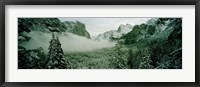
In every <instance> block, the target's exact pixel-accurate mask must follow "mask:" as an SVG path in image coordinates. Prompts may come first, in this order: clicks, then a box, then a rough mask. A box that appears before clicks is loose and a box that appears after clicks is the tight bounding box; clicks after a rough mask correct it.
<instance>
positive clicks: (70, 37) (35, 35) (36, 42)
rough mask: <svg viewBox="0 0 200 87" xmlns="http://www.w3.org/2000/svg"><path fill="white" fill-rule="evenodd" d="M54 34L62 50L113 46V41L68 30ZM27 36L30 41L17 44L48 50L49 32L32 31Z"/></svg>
mask: <svg viewBox="0 0 200 87" xmlns="http://www.w3.org/2000/svg"><path fill="white" fill-rule="evenodd" d="M56 35H58V36H59V40H60V42H61V47H62V49H63V51H64V52H80V51H92V50H95V49H101V48H107V47H113V46H115V43H114V42H108V41H94V40H91V39H88V38H86V37H81V36H78V35H75V34H72V33H69V32H65V33H63V34H56ZM29 36H30V37H31V39H30V41H28V42H23V43H19V45H21V46H23V47H25V48H26V49H36V48H38V47H42V48H43V49H44V51H45V52H46V53H47V52H48V47H49V45H50V44H49V41H50V39H51V38H52V34H51V33H43V32H38V31H32V32H30V33H29Z"/></svg>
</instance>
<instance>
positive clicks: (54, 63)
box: [47, 34, 67, 69]
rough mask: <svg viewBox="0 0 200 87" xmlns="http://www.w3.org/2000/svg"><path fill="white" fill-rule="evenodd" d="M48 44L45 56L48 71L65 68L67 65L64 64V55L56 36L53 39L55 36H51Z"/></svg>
mask: <svg viewBox="0 0 200 87" xmlns="http://www.w3.org/2000/svg"><path fill="white" fill-rule="evenodd" d="M49 43H50V45H49V48H48V50H49V52H48V54H47V59H48V60H49V61H48V64H47V67H48V68H50V69H56V68H58V69H65V68H67V65H66V64H65V57H64V53H63V50H62V48H61V44H60V41H59V38H58V36H57V37H55V35H54V34H52V39H51V41H50V42H49Z"/></svg>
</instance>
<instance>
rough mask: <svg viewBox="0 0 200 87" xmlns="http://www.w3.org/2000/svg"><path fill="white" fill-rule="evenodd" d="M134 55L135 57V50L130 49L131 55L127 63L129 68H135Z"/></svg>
mask: <svg viewBox="0 0 200 87" xmlns="http://www.w3.org/2000/svg"><path fill="white" fill-rule="evenodd" d="M132 57H133V51H132V49H130V51H129V56H128V63H127V64H128V68H129V69H133V59H132Z"/></svg>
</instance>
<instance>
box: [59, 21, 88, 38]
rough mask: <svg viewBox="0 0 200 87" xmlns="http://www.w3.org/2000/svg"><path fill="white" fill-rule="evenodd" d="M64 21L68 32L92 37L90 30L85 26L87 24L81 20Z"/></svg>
mask: <svg viewBox="0 0 200 87" xmlns="http://www.w3.org/2000/svg"><path fill="white" fill-rule="evenodd" d="M63 23H64V25H65V26H66V28H67V31H68V32H71V33H73V34H76V35H80V36H84V37H87V38H91V37H90V34H89V33H88V31H87V30H86V28H85V24H83V23H81V22H79V21H76V22H72V21H65V22H63Z"/></svg>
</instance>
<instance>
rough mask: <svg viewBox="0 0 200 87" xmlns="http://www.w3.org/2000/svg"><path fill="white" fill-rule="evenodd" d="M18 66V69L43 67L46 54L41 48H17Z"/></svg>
mask: <svg viewBox="0 0 200 87" xmlns="http://www.w3.org/2000/svg"><path fill="white" fill-rule="evenodd" d="M18 49H19V50H18V68H19V69H43V68H45V61H46V60H45V59H46V56H45V54H44V51H43V49H42V48H38V49H33V50H26V49H25V48H24V47H21V46H19V48H18Z"/></svg>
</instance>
